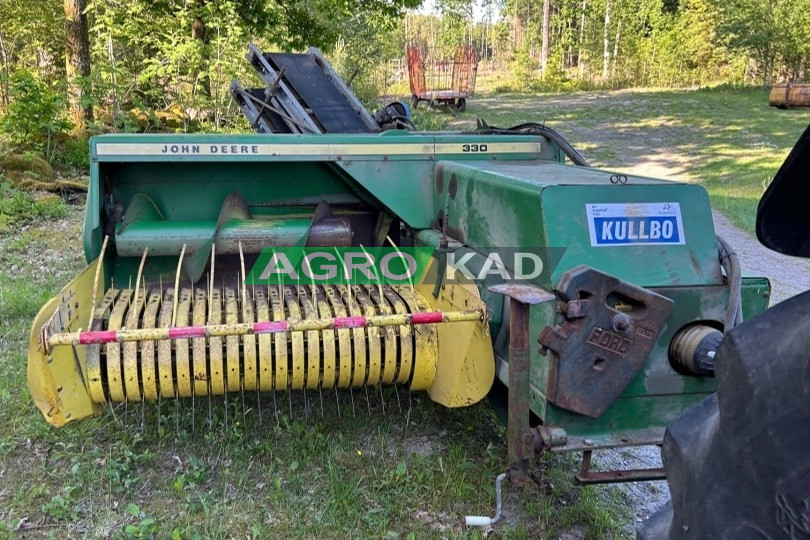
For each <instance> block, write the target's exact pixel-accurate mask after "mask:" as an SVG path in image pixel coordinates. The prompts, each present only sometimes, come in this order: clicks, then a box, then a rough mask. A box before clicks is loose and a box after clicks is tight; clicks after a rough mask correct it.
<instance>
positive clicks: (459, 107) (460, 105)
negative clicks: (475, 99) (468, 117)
mask: <svg viewBox="0 0 810 540" xmlns="http://www.w3.org/2000/svg"><path fill="white" fill-rule="evenodd" d="M466 110H467V100H466V99H464V98H460V99H459V100H458V101H456V112H464V111H466Z"/></svg>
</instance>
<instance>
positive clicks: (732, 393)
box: [638, 291, 810, 540]
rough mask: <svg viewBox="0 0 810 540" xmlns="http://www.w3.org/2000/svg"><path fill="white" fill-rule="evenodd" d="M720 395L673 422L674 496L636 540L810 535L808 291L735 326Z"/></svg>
mask: <svg viewBox="0 0 810 540" xmlns="http://www.w3.org/2000/svg"><path fill="white" fill-rule="evenodd" d="M715 366H716V367H715V369H716V377H717V385H718V389H717V393H716V394H714V395H712V396H711V397H709V398H707V399H705V400H704V401H702V402H701V403H699V404H698V405H697V406H695V407H694V408H693V409H691V410H690V411H688V412H687V413H686V414H685V415H683V416H682V417H681V418H679V419H677V420H675V421H674V422H672V424H670V425H669V427H668V428H667V432H666V435H665V437H664V444H663V447H662V450H661V452H662V457H663V460H664V467H665V468H666V471H667V481H668V482H669V488H670V492H671V502H670V503H669V504H667V505H666V506H664V507H663V508H662V509H660V510H659V511H658V512H657V513H656V514H654V515H653V516H652V517H651V518H650V519H649V520H648V521H647V522H646V523H644V524H643V525H642V528H641V529H640V530H639V533H638V538H640V539H644V540H648V539H650V540H651V539H655V540H658V539H676V538H695V539H698V538H699V539H703V538H719V539H725V538H729V539H732V538H733V539H738V538H742V539H749V538H751V539H753V538H757V539H764V538H768V539H770V538H810V291H808V292H805V293H803V294H801V295H799V296H796V297H794V298H791V299H790V300H787V301H785V302H782V303H781V304H778V305H777V306H775V307H773V308H771V309H769V310H767V311H766V312H765V313H763V314H761V315H759V316H757V317H754V318H752V319H751V320H749V321H747V322H745V323H744V324H742V325H740V326H738V327H736V328H734V329H733V330H732V331H731V332H730V333H729V334H728V336H727V337H726V338H725V339H724V341H723V343H722V344H721V346H720V350H719V351H718V354H717V357H716V362H715Z"/></svg>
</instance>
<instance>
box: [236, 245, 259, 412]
mask: <svg viewBox="0 0 810 540" xmlns="http://www.w3.org/2000/svg"><path fill="white" fill-rule="evenodd" d="M239 264H240V267H241V269H242V287H241V290H242V322H245V320H246V319H247V306H246V302H247V301H248V299H247V289H246V285H245V280H246V279H247V274H245V254H244V252H243V251H242V241H241V240H239ZM240 339H241V340H242V345H243V346H244V344H245V338H244V337H242V338H240ZM254 347H255V345H254ZM257 367H258V366H257ZM239 381H240V384H239V385H240V391H239V393H240V394H242V424H244V423H245V421H246V420H245V414H247V413H246V412H245V377H244V375H242V377H240V378H239Z"/></svg>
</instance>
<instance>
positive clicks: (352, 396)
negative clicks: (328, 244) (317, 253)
mask: <svg viewBox="0 0 810 540" xmlns="http://www.w3.org/2000/svg"><path fill="white" fill-rule="evenodd" d="M334 249H335V255H337V259H338V260H339V261H340V265H341V267H342V268H343V277H344V278H345V279H346V285H345V287H344V288H345V289H346V291H347V292H348V294H349V301H348V302H346V303H347V304H348V305H349V315H352V316H354V312H353V310H352V302H351V286H350V285H349V278H348V277H347V276H346V263H345V262H344V261H343V259H342V258H341V257H340V252H339V251H338V249H337V248H334ZM338 300H339V301H341V302H342V301H344V300H343V296H342V295H339V296H338ZM349 397H350V398H351V401H352V416H353V417H357V410H356V409H355V407H354V389H353V388H352V385H351V382H350V383H349Z"/></svg>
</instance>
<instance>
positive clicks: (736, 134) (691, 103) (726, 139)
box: [446, 87, 810, 232]
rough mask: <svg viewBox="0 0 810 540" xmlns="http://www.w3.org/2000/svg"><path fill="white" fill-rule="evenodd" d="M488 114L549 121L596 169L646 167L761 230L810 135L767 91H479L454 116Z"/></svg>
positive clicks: (806, 115) (806, 113) (509, 120)
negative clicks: (760, 215)
mask: <svg viewBox="0 0 810 540" xmlns="http://www.w3.org/2000/svg"><path fill="white" fill-rule="evenodd" d="M476 118H484V119H486V120H487V121H488V122H489V123H490V124H492V125H497V126H500V127H508V126H510V125H514V124H519V123H523V122H528V121H536V122H546V123H547V124H548V125H550V126H552V127H554V128H555V129H557V130H558V131H560V132H561V133H562V134H563V135H564V136H566V137H567V138H568V139H569V140H570V141H571V142H572V143H573V144H574V145H575V147H577V148H579V149H580V150H581V151H583V153H584V154H585V155H586V157H588V158H589V159H590V160H591V161H592V162H593V164H594V165H596V166H599V167H605V168H614V169H621V168H625V167H631V166H640V165H645V166H648V167H651V170H652V171H654V173H655V174H657V175H666V176H668V177H672V178H680V179H684V180H688V181H692V182H700V183H702V184H703V185H704V186H705V187H706V189H707V190H708V191H709V194H710V196H711V200H712V204H713V206H714V207H715V208H716V209H717V210H719V211H721V212H723V213H724V214H725V215H726V216H728V217H729V219H730V220H731V221H732V222H733V223H734V224H735V225H737V226H739V227H742V228H744V229H746V230H748V231H749V232H753V230H754V223H755V216H756V206H757V203H758V201H759V198H760V197H761V196H762V194H763V193H764V191H765V189H766V188H767V186H768V185H769V184H770V182H771V180H772V179H773V176H774V175H775V174H776V171H777V170H778V169H779V166H780V165H781V164H782V162H783V161H784V159H785V157H786V156H787V154H788V152H789V151H790V149H791V148H792V147H793V145H794V144H795V142H796V141H797V140H798V138H799V136H800V135H801V133H802V131H803V130H804V129H805V128H806V127H807V126H808V124H810V110H808V109H794V110H779V109H775V108H772V107H768V92H767V90H763V89H758V88H754V89H751V88H744V89H737V88H725V87H720V88H713V89H703V90H695V91H688V90H680V91H670V90H644V91H640V90H625V91H619V92H577V93H573V94H568V95H563V94H537V95H530V94H510V93H504V94H479V95H477V96H475V97H473V98H472V99H470V100H469V101H468V107H467V111H466V112H465V113H463V114H461V115H458V116H457V117H452V116H450V115H449V114H447V115H446V119H447V122H448V124H449V125H450V126H451V127H456V128H465V129H468V128H471V127H474V126H475V123H474V121H475V119H476Z"/></svg>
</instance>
